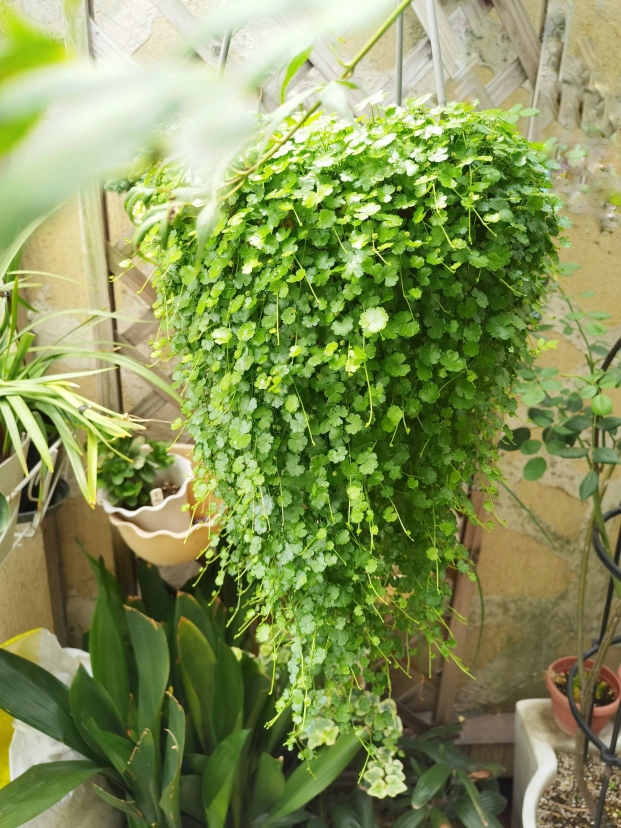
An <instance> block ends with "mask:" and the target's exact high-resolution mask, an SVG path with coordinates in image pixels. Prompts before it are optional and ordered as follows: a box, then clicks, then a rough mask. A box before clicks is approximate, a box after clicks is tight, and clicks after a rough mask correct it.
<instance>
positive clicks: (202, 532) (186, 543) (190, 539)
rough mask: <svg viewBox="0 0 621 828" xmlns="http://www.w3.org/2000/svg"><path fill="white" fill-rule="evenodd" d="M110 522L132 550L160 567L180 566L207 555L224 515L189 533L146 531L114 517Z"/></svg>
mask: <svg viewBox="0 0 621 828" xmlns="http://www.w3.org/2000/svg"><path fill="white" fill-rule="evenodd" d="M110 522H111V523H112V525H113V526H115V527H116V528H117V529H118V530H119V533H120V535H121V537H122V538H123V540H124V541H125V543H126V544H127V545H128V546H129V548H130V549H131V550H132V552H134V553H135V554H136V555H138V557H139V558H143V559H144V560H145V561H149V563H152V564H155V565H156V566H176V565H177V564H182V563H187V562H188V561H193V560H195V559H196V558H198V556H199V555H200V554H201V552H203V551H204V550H205V549H206V548H207V547H208V546H209V543H210V542H211V540H212V538H213V537H214V536H215V535H217V534H218V533H219V531H220V516H219V515H218V516H216V517H215V518H213V519H212V520H211V521H209V522H205V523H196V524H195V525H194V526H193V527H192V528H191V529H190V530H189V531H188V530H187V529H186V530H184V531H182V532H169V531H168V530H166V529H162V530H160V531H159V532H145V531H144V529H140V527H139V526H136V525H135V524H134V523H129V522H128V521H125V520H120V519H119V518H117V517H116V516H115V515H110Z"/></svg>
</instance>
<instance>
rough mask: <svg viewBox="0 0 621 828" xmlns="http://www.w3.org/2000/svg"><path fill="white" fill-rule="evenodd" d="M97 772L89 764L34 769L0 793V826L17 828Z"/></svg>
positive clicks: (34, 767) (55, 765)
mask: <svg viewBox="0 0 621 828" xmlns="http://www.w3.org/2000/svg"><path fill="white" fill-rule="evenodd" d="M100 770H101V768H98V767H97V765H95V764H93V762H82V761H71V762H47V763H45V764H43V765H34V766H33V767H32V768H30V769H29V770H27V771H26V772H25V773H23V774H22V775H21V776H18V777H17V779H14V780H13V782H10V783H9V784H8V785H7V786H6V787H4V788H2V789H1V790H0V825H1V826H2V828H19V826H20V825H23V824H24V823H25V822H29V821H30V820H31V819H34V818H35V817H36V816H38V815H39V814H42V813H43V812H44V811H47V809H48V808H51V807H52V805H55V804H56V803H57V802H59V801H60V800H61V799H62V798H63V797H64V796H66V795H67V794H68V793H71V791H73V790H74V789H75V788H77V787H78V785H81V784H82V783H83V782H87V781H88V780H89V779H91V778H92V777H93V776H95V774H96V773H98V772H99V771H100Z"/></svg>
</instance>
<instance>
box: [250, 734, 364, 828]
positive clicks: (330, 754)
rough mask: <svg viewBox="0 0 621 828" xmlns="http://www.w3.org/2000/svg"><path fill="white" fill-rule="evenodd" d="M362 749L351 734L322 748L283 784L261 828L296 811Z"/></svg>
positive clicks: (325, 785)
mask: <svg viewBox="0 0 621 828" xmlns="http://www.w3.org/2000/svg"><path fill="white" fill-rule="evenodd" d="M361 747H362V745H361V742H360V739H359V738H358V737H357V736H356V735H355V734H354V733H349V734H347V735H346V736H341V737H339V738H338V739H337V740H336V742H335V743H334V744H333V745H330V746H329V747H324V748H322V749H321V750H320V751H319V752H318V754H317V756H316V757H315V758H314V759H311V761H310V762H308V763H304V764H301V765H300V766H299V767H297V768H296V769H295V770H294V771H293V773H292V774H291V776H289V778H288V779H287V782H286V784H285V792H284V794H283V795H282V797H281V799H280V801H279V802H278V803H277V804H276V806H275V807H274V808H272V810H271V811H270V813H269V814H268V816H267V819H266V821H265V828H267V826H272V825H273V824H274V823H275V821H276V820H277V819H279V818H280V817H283V816H287V814H290V813H292V812H293V811H296V810H298V808H302V807H303V806H304V805H306V803H307V802H310V800H311V799H313V798H314V797H315V796H318V795H319V794H320V793H321V792H322V791H324V790H325V789H326V788H327V787H328V785H331V784H332V782H334V780H335V779H336V777H337V776H338V775H339V774H340V773H342V772H343V771H344V770H345V768H346V767H347V766H348V765H349V763H350V762H351V761H352V759H353V758H354V756H355V755H356V754H357V753H358V751H359V750H360V748H361Z"/></svg>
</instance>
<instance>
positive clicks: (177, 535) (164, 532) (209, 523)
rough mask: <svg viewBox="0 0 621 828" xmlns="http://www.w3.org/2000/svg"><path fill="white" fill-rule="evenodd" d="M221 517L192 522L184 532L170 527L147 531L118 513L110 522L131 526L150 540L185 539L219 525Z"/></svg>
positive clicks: (134, 530) (112, 516)
mask: <svg viewBox="0 0 621 828" xmlns="http://www.w3.org/2000/svg"><path fill="white" fill-rule="evenodd" d="M221 517H222V515H219V514H217V515H214V516H213V518H212V519H211V520H205V521H202V522H201V523H194V524H192V526H190V528H189V529H184V530H183V532H171V531H170V529H158V530H157V531H156V532H147V531H146V530H145V529H141V528H140V526H136V524H135V523H132V522H131V521H129V520H123V519H122V518H118V517H117V516H116V515H113V514H111V515H110V523H111V524H112V525H113V526H116V527H119V526H123V527H131V531H133V532H135V533H136V535H138V537H139V538H143V539H144V540H148V539H149V538H156V537H163V538H173V539H174V540H180V541H183V540H185V539H186V538H187V537H189V536H190V535H191V534H192V533H193V532H196V531H198V530H199V529H205V528H207V527H215V526H218V524H219V522H220V518H221Z"/></svg>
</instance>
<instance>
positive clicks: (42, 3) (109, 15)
mask: <svg viewBox="0 0 621 828" xmlns="http://www.w3.org/2000/svg"><path fill="white" fill-rule="evenodd" d="M20 3H21V6H22V7H23V8H24V9H25V10H26V11H28V12H29V13H31V14H38V15H39V16H40V19H41V20H42V22H44V23H45V24H46V25H51V26H52V27H55V28H56V29H57V30H58V26H59V20H60V17H59V14H60V11H59V9H60V3H59V0H20ZM456 4H457V3H456V0H455V2H453V0H450V1H449V2H444V0H443V6H444V8H445V9H446V11H447V12H448V13H450V12H451V11H452V10H454V8H455V7H456ZM186 5H187V6H188V7H189V8H190V9H191V10H193V11H195V12H200V11H201V9H203V8H204V7H205V6H206V3H205V2H203V0H187V2H186ZM525 5H526V7H527V9H528V11H529V13H530V14H531V16H532V19H533V21H534V24H535V27H536V28H537V30H538V29H539V24H540V14H541V7H542V2H541V0H525ZM95 14H96V19H97V22H98V24H99V25H100V26H101V27H102V28H103V29H104V31H106V32H107V33H108V34H109V35H110V37H112V38H113V39H114V40H115V42H116V43H118V44H119V46H120V47H121V48H122V49H123V51H124V52H125V53H126V54H128V55H131V56H132V57H133V58H134V59H135V60H137V61H138V62H139V63H142V64H146V62H147V61H149V60H151V59H157V58H158V57H161V56H162V55H165V54H168V53H170V52H171V51H172V50H174V49H176V48H177V47H178V46H179V44H180V39H179V37H178V35H177V33H176V32H175V30H174V29H173V27H172V26H171V25H170V23H169V22H167V21H166V20H165V19H164V18H163V17H162V16H161V15H160V14H159V13H158V12H157V11H156V9H155V7H154V6H153V5H152V4H151V3H150V2H149V0H133V1H132V2H130V0H97V2H96V3H95ZM485 25H486V27H487V28H486V29H485V32H484V37H485V38H486V39H487V40H486V43H487V45H488V46H489V49H488V51H489V54H490V55H491V58H490V63H489V67H488V68H485V67H482V68H481V69H480V72H481V77H482V78H483V79H484V80H488V79H489V78H490V77H491V73H492V72H493V71H497V70H498V68H499V67H502V66H503V65H504V63H505V62H506V60H507V54H505V46H506V39H505V40H503V39H502V37H501V34H502V32H501V27H500V23H499V20H498V17H497V16H496V15H495V13H492V14H491V15H490V16H489V21H488V22H487V23H486V24H485ZM405 34H406V49H407V48H409V47H411V46H413V45H414V44H415V43H416V41H417V40H418V38H419V37H420V35H421V28H420V25H419V24H418V22H417V20H416V19H415V16H414V14H413V12H410V11H408V12H407V14H406V26H405ZM364 36H365V35H364V33H363V34H361V35H359V36H356V37H351V38H349V39H347V40H346V41H345V43H344V44H343V48H344V50H345V52H349V53H353V52H354V51H355V49H356V47H357V46H359V45H360V44H361V43H362V40H363V38H364ZM584 37H590V38H592V39H593V41H594V44H595V50H594V55H595V61H596V68H597V70H598V72H599V78H600V81H601V84H602V85H603V88H605V89H606V91H607V93H608V94H609V95H610V96H612V97H613V98H614V97H615V96H616V95H617V94H618V90H619V86H620V85H619V71H620V66H621V62H620V61H619V60H618V55H619V47H620V45H621V5H620V4H619V3H618V2H615V0H597V2H595V0H576V3H575V17H574V24H573V29H572V36H571V40H570V50H573V51H576V50H577V49H578V48H579V40H580V38H584ZM260 41H261V38H260V36H257V32H256V31H254V32H253V31H252V30H251V31H249V32H244V33H242V34H241V35H239V36H236V37H235V38H234V40H233V44H232V50H231V52H232V56H233V58H237V59H239V60H243V58H244V56H245V55H246V54H248V52H249V51H250V50H252V49H253V48H257V46H258V45H259V46H260ZM490 44H491V45H490ZM393 64H394V37H393V34H392V33H389V34H388V35H387V37H386V38H385V39H384V41H382V42H380V44H378V46H377V47H376V48H375V50H374V51H373V53H372V54H371V56H370V57H369V58H368V59H367V60H366V61H365V64H364V66H363V67H362V69H361V72H360V77H361V81H362V82H363V83H364V85H365V86H366V87H367V88H371V89H373V88H377V86H378V85H381V84H383V83H384V82H385V81H386V78H387V77H388V75H389V73H390V71H391V69H392V67H393ZM430 84H431V78H430V77H428V78H427V79H425V81H424V83H423V84H422V87H421V89H417V90H416V91H417V94H418V93H420V92H422V91H425V89H426V88H431V86H430ZM451 88H452V87H451V86H450V85H449V91H450V90H451ZM528 98H529V93H528V91H527V90H526V89H522V90H518V92H517V93H516V95H515V97H514V100H515V101H521V102H523V103H527V101H528ZM512 102H513V101H512ZM547 134H548V135H550V134H556V135H558V136H560V137H561V138H562V139H568V142H570V143H576V142H580V143H582V144H586V145H587V146H589V147H590V148H591V149H594V148H595V149H596V150H597V152H600V151H602V147H603V152H604V154H606V153H608V154H610V153H612V152H613V151H614V148H613V147H612V145H611V143H610V142H600V141H598V139H597V136H585V135H584V134H583V133H580V132H578V131H576V132H575V133H573V134H572V135H569V136H566V135H565V133H564V131H563V130H562V129H561V128H560V127H558V125H552V126H551V127H550V128H549V129H548V132H547ZM546 137H547V136H546ZM594 188H595V189H597V177H596V179H595V181H594ZM109 208H110V210H109V211H110V218H111V225H112V236H113V238H120V237H122V236H123V235H124V234H125V233H126V232H127V229H126V225H125V224H124V222H123V219H122V216H121V214H120V212H119V210H118V205H116V204H115V202H114V199H110V200H109ZM583 209H584V210H585V212H583V213H576V214H573V215H572V219H573V222H574V227H573V229H572V230H571V232H570V237H571V240H572V245H573V248H572V249H571V250H569V251H565V252H564V254H563V255H564V257H565V259H566V260H568V261H572V262H576V263H578V264H580V265H581V270H579V271H578V272H577V273H576V274H575V275H574V276H572V278H571V282H570V284H569V289H570V290H571V291H573V292H575V293H578V292H580V291H582V290H586V289H595V290H596V291H597V295H596V297H594V298H593V299H591V300H586V301H585V305H588V306H589V307H591V308H605V309H606V310H607V311H609V312H610V313H612V314H613V320H612V323H613V324H614V326H615V330H614V333H615V334H618V333H619V332H620V331H621V281H620V280H619V279H618V278H617V272H618V271H617V267H618V263H619V262H620V261H621V230H619V231H616V232H612V233H610V232H607V231H606V232H602V231H601V229H600V225H599V221H598V217H597V216H598V209H599V208H598V204H597V199H595V198H593V199H591V200H589V198H588V197H585V198H584V199H583ZM79 240H80V234H79V228H78V224H77V216H76V209H75V205H70V206H68V207H66V208H64V209H63V210H62V211H61V212H60V213H59V214H58V215H57V216H56V217H54V219H52V220H50V221H49V222H47V223H46V225H45V227H44V228H43V229H42V230H41V232H40V233H39V234H38V236H37V240H36V241H35V243H34V244H32V245H30V246H29V248H28V251H27V255H26V259H25V261H26V262H27V264H28V265H29V266H30V267H33V268H36V269H43V270H51V271H56V272H58V273H62V274H64V275H69V276H71V277H72V278H75V279H76V280H77V281H78V282H79V283H80V285H81V287H79V288H76V287H75V286H69V285H67V284H63V283H60V282H53V281H52V280H47V279H45V278H44V279H43V280H42V281H43V287H42V288H41V289H40V290H39V291H38V293H37V294H36V297H35V301H36V303H37V305H38V306H39V307H41V308H42V309H49V308H74V307H76V306H79V305H85V304H86V293H85V290H84V287H83V286H84V278H85V275H84V261H83V258H82V254H81V248H80V241H79ZM117 299H118V302H119V304H120V306H121V307H122V309H123V310H124V311H125V312H126V313H127V314H128V315H131V314H133V313H136V312H138V309H137V306H136V305H135V304H134V303H133V302H132V298H131V296H129V295H128V294H127V293H123V291H122V288H121V287H120V286H118V287H117ZM547 359H548V360H549V363H550V364H555V365H558V366H559V367H561V368H562V369H563V370H564V371H572V370H573V369H575V368H576V367H578V366H579V364H580V361H581V358H580V353H579V351H578V350H577V349H576V347H575V344H572V343H570V342H567V341H565V340H561V342H560V343H559V347H558V350H557V351H555V352H553V353H551V354H550V355H549V356H548V357H547ZM92 390H93V388H92V386H91V389H90V391H92ZM125 390H126V395H127V400H128V401H129V402H131V401H132V400H133V399H134V398H135V397H136V396H138V397H139V396H140V395H141V394H142V393H143V387H142V386H140V385H136V384H132V387H131V388H128V387H127V386H126V389H125ZM618 401H619V402H620V403H621V394H619V395H618ZM163 419H165V418H163ZM162 427H164V426H162ZM503 462H504V469H505V473H506V477H507V482H508V484H509V485H510V486H512V487H513V488H514V489H515V491H516V492H517V493H518V495H519V497H520V498H521V499H522V500H523V501H524V502H525V503H526V504H527V505H528V506H529V508H531V509H532V510H533V511H535V512H536V513H537V515H538V516H539V519H540V520H541V521H542V522H543V523H544V525H545V527H546V530H547V531H548V533H549V534H550V535H551V537H552V538H553V540H554V542H555V545H556V548H555V549H552V548H551V547H550V545H549V544H548V543H547V541H546V540H545V538H543V537H542V536H541V534H540V533H539V532H538V530H537V529H536V528H535V527H534V526H533V525H532V524H531V523H530V522H529V521H528V520H527V518H526V517H525V515H524V512H523V511H522V510H521V509H520V508H519V507H517V506H516V504H515V501H514V500H512V498H511V497H510V496H509V495H508V494H507V493H506V492H504V491H501V492H500V494H499V496H498V498H497V503H496V514H497V519H498V520H497V526H496V529H495V530H494V531H493V532H491V533H489V534H487V535H486V536H485V539H484V543H483V548H482V552H481V557H480V563H479V576H480V580H481V586H482V589H483V593H484V596H485V607H484V610H485V612H484V623H483V630H482V635H481V644H480V647H479V648H478V651H477V642H478V638H479V627H480V624H481V619H482V614H481V608H480V607H479V605H478V600H475V602H474V605H473V607H472V609H471V613H470V620H469V625H470V628H469V637H468V644H467V652H466V657H465V661H466V663H467V664H468V665H469V666H471V667H472V670H473V672H474V675H475V676H476V681H473V680H471V679H468V678H466V677H463V678H462V686H461V688H460V693H459V697H458V705H459V707H460V708H462V709H480V708H483V707H486V708H488V709H489V708H490V707H491V708H497V709H509V708H510V707H511V706H512V704H513V702H514V701H515V700H516V699H518V698H522V697H524V696H529V695H537V694H539V693H541V692H542V689H543V688H542V673H543V670H544V669H545V667H546V666H547V664H548V663H549V662H550V661H551V660H552V659H553V658H554V657H555V656H557V655H560V654H564V653H566V652H573V651H574V649H575V643H574V640H573V638H574V628H575V606H576V590H577V570H578V565H579V556H580V551H581V548H582V543H583V540H584V532H585V524H586V520H587V512H586V507H585V506H583V505H582V504H580V502H579V501H578V500H577V498H576V491H577V485H578V482H579V480H580V478H581V476H582V474H583V471H582V470H581V468H580V464H579V463H575V464H571V463H568V462H567V461H563V462H562V463H560V462H559V463H555V462H552V463H550V471H549V472H548V473H547V474H546V476H545V477H544V478H543V479H542V480H541V481H540V482H538V483H535V484H529V483H525V482H524V481H522V480H521V464H522V463H523V462H524V460H523V458H521V457H520V455H519V454H516V453H514V454H510V455H506V456H505V460H504V461H503ZM619 498H621V485H620V484H619V482H615V483H614V485H613V486H612V487H611V498H610V501H611V503H612V502H617V501H618V499H619ZM501 522H503V523H504V525H501ZM59 523H60V526H61V527H62V528H61V530H60V531H61V535H62V543H61V547H62V557H63V578H64V584H65V588H66V591H67V594H68V605H67V615H68V620H69V626H70V630H71V631H72V633H73V636H74V640H75V637H76V636H77V635H78V633H79V631H80V629H81V628H82V627H83V626H84V625H85V624H86V623H87V621H88V617H89V613H90V609H91V607H92V602H93V594H94V583H93V580H92V577H91V575H90V572H89V570H88V567H87V565H86V562H85V561H84V559H83V557H82V556H81V554H80V553H79V552H78V550H77V548H76V546H75V543H74V537H76V536H77V537H79V538H80V539H81V540H82V542H83V543H84V544H85V546H86V547H87V548H88V549H89V550H90V551H91V553H92V554H103V555H104V557H105V558H106V560H107V561H108V562H110V561H111V547H110V535H109V530H108V525H107V522H106V521H105V520H104V519H103V516H102V515H101V514H100V513H98V512H93V511H92V510H90V509H89V508H88V507H87V506H86V505H85V504H84V503H83V502H82V501H81V500H80V498H79V495H77V493H75V492H72V497H71V498H70V500H69V501H68V502H67V503H66V504H65V506H63V512H62V520H61V521H60V522H59ZM36 554H37V552H36V550H35V551H33V552H32V556H33V557H32V560H35V558H36ZM39 555H40V551H39ZM30 564H31V558H28V560H27V561H26V557H24V566H26V565H30ZM37 566H38V564H37ZM591 573H592V574H591V579H590V586H589V601H590V604H591V606H592V607H593V609H592V610H591V611H590V613H589V617H590V625H589V626H590V628H589V630H588V631H587V633H588V635H589V636H590V635H591V634H592V633H593V632H594V630H595V627H596V619H597V616H598V613H599V609H600V606H601V601H602V596H603V590H604V578H603V576H602V574H601V572H598V570H597V566H596V564H593V566H592V567H591ZM3 583H4V584H5V585H6V584H8V583H9V579H8V577H7V571H6V570H5V571H4V572H3V569H2V568H0V590H1V589H2V584H3ZM6 593H7V595H6V597H5V598H4V600H7V601H12V606H15V605H17V604H18V603H19V604H20V605H22V606H23V601H24V599H23V594H22V593H19V592H18V591H15V592H14V594H13V595H12V596H11V590H10V588H9V589H6ZM36 600H37V601H38V600H39V599H38V598H37V599H36ZM41 600H42V601H43V603H42V604H41V607H43V604H44V603H45V601H44V599H41ZM0 606H4V604H3V603H2V596H1V595H0ZM28 606H29V607H30V609H31V610H32V612H30V614H28V611H27V612H25V613H23V618H21V620H20V621H19V623H17V626H19V624H20V623H21V624H22V625H24V624H28V623H30V624H31V625H34V624H35V623H43V621H41V620H39V619H40V618H41V616H42V614H43V615H44V614H45V610H41V609H40V607H39V606H38V605H37V606H33V602H31V603H30V604H29V605H28ZM0 615H1V613H0ZM1 620H2V619H1V618H0V621H1ZM11 623H12V624H13V626H12V627H11V629H13V628H14V627H15V623H13V622H11ZM0 638H1V636H0ZM475 655H476V659H475Z"/></svg>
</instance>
